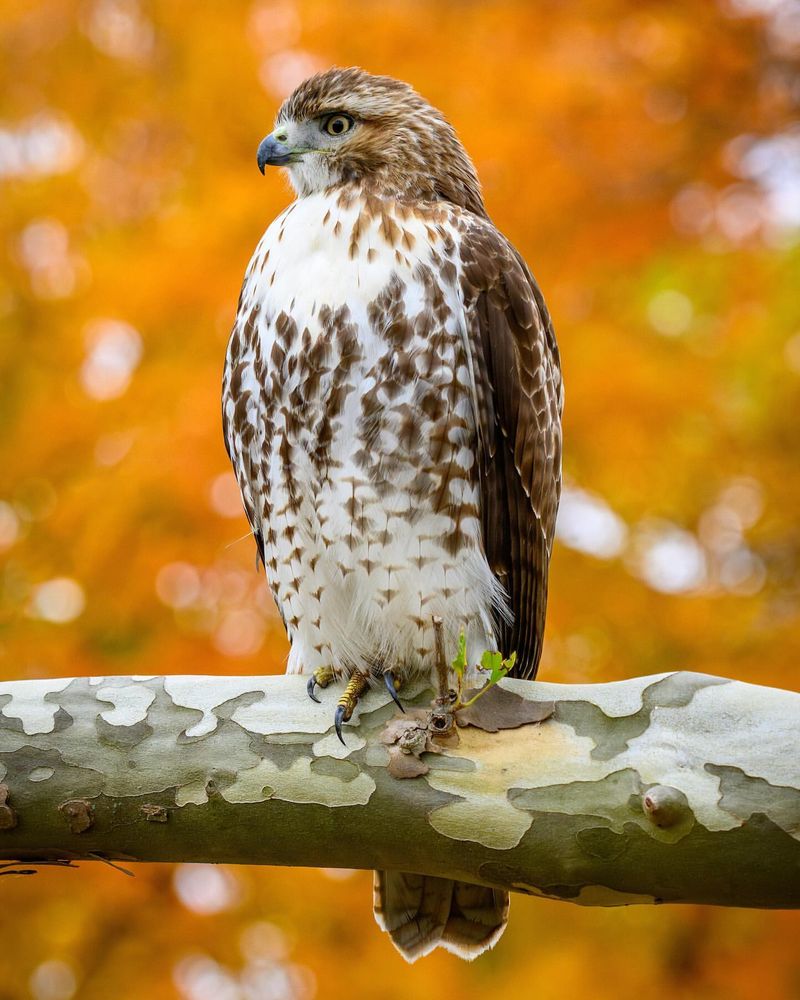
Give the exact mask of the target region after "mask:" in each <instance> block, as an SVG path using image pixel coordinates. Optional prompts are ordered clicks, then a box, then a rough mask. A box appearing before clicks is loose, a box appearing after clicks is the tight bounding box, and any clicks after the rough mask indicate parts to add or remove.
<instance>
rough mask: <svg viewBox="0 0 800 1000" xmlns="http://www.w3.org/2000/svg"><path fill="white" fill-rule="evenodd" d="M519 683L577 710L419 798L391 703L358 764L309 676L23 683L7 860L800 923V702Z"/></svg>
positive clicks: (376, 704) (743, 689) (634, 684)
mask: <svg viewBox="0 0 800 1000" xmlns="http://www.w3.org/2000/svg"><path fill="white" fill-rule="evenodd" d="M501 688H502V691H503V692H504V693H503V695H502V697H503V698H505V699H507V700H508V699H510V702H509V704H510V703H511V702H513V703H515V704H516V705H517V706H520V705H522V706H524V703H526V702H538V703H541V702H542V701H547V700H552V701H553V702H554V703H555V712H554V714H553V715H552V716H551V717H550V718H548V719H546V721H544V722H541V723H539V724H523V725H521V726H519V727H518V728H514V729H502V730H501V731H499V732H485V731H482V730H480V729H476V728H473V727H469V728H465V729H461V730H460V731H459V736H460V741H459V743H458V745H457V746H454V747H448V748H446V749H445V750H444V751H443V752H442V753H440V754H433V753H423V755H422V759H423V762H424V764H427V765H428V767H429V770H428V771H427V773H425V774H423V775H421V776H419V777H415V778H412V779H409V780H400V779H398V778H395V777H393V775H392V773H391V772H390V770H389V763H390V757H391V755H390V751H389V748H387V746H386V744H385V742H384V741H383V740H382V734H383V733H384V732H385V728H384V727H385V724H386V722H387V721H388V720H389V719H390V718H391V717H392V716H393V715H394V714H395V711H396V710H395V708H394V706H393V705H392V704H391V702H390V701H389V699H388V696H387V695H386V694H385V693H384V692H383V691H377V690H376V691H371V692H369V693H368V694H367V695H366V696H365V698H364V700H363V702H362V705H361V707H360V709H359V710H358V713H357V715H356V716H355V717H354V719H353V725H349V726H346V727H345V737H346V739H347V747H343V746H341V744H340V743H339V742H338V740H337V739H336V736H335V734H334V732H333V709H334V704H335V700H336V696H337V693H336V692H335V691H334V689H333V688H329V689H328V690H327V691H326V692H323V694H322V699H323V704H322V705H316V704H314V703H313V702H312V701H310V700H309V699H308V698H307V696H306V693H305V681H304V679H303V678H301V677H237V678H231V677H149V678H106V679H98V678H92V679H86V678H75V679H65V680H45V681H19V682H11V683H4V684H0V860H2V859H5V860H6V861H8V860H12V859H13V860H22V861H23V862H26V863H34V864H35V863H37V862H39V863H41V862H57V861H59V860H65V859H66V860H69V859H81V858H92V857H94V858H97V857H102V858H105V859H117V860H122V861H123V862H131V861H224V862H230V863H240V864H244V863H246V864H274V865H324V866H327V867H346V868H384V869H400V870H406V871H416V872H422V873H425V874H433V875H440V876H450V877H453V878H457V879H462V880H464V881H473V882H479V883H483V884H487V885H492V886H497V887H502V888H506V889H511V890H516V891H520V892H529V893H536V894H541V895H547V896H551V897H557V898H560V899H566V900H571V901H573V902H578V903H588V904H598V905H612V904H616V903H628V902H654V901H671V902H678V901H680V902H701V903H716V904H720V905H731V906H768V907H800V695H798V694H795V693H791V692H788V691H779V690H775V689H770V688H763V687H756V686H753V685H748V684H742V683H739V682H736V681H727V680H724V679H722V678H717V677H707V676H703V675H699V674H688V673H676V674H665V675H660V676H657V677H644V678H636V679H632V680H628V681H622V682H619V683H614V684H597V685H584V686H580V685H577V686H576V685H556V684H544V683H531V682H525V681H513V680H506V681H503V682H502V684H501ZM404 695H405V700H406V702H407V704H408V703H412V704H416V705H417V706H424V705H427V704H428V703H429V701H430V698H431V692H429V691H428V692H419V693H417V695H416V696H415V697H412V695H413V692H411V693H409V692H404ZM512 707H513V706H512ZM524 714H525V713H524V711H523V712H522V713H521V715H524ZM397 752H398V751H397V748H396V747H395V748H392V753H397ZM5 870H8V868H7V867H5V866H3V865H0V874H2V872H3V871H5Z"/></svg>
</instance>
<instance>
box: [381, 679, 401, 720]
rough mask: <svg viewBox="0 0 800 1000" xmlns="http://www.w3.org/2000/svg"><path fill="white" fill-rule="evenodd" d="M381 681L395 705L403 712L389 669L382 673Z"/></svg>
mask: <svg viewBox="0 0 800 1000" xmlns="http://www.w3.org/2000/svg"><path fill="white" fill-rule="evenodd" d="M383 683H384V684H385V685H386V690H387V691H388V692H389V694H390V695H391V696H392V701H393V702H394V703H395V705H397V707H398V708H399V709H400V711H401V712H403V713H404V714H405V709H404V708H403V703H402V702H401V701H400V698H399V697H398V694H397V688H396V687H395V686H394V674H393V673H392V672H391V670H387V671H386V672H385V673H384V675H383Z"/></svg>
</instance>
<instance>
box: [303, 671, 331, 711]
mask: <svg viewBox="0 0 800 1000" xmlns="http://www.w3.org/2000/svg"><path fill="white" fill-rule="evenodd" d="M335 679H336V674H335V672H334V669H333V667H317V669H316V670H315V671H314V673H313V674H312V675H311V676H310V677H309V678H308V684H306V691H308V697H309V698H310V699H311V700H312V701H315V702H316V703H317V704H318V705H320V704H322V703H321V702H320V700H319V698H318V697H317V696H316V695H315V694H314V690H315V688H316V686H317V685H319V686H320V687H321V688H326V687H327V686H328V685H329V684H330V682H331V681H332V680H335Z"/></svg>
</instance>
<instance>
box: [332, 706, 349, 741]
mask: <svg viewBox="0 0 800 1000" xmlns="http://www.w3.org/2000/svg"><path fill="white" fill-rule="evenodd" d="M343 722H344V705H337V706H336V712H335V713H334V716H333V725H334V728H335V729H336V735H337V736H338V737H339V742H340V743H341V744H342V746H343V747H346V746H347V744H346V743H345V741H344V736H342V723H343Z"/></svg>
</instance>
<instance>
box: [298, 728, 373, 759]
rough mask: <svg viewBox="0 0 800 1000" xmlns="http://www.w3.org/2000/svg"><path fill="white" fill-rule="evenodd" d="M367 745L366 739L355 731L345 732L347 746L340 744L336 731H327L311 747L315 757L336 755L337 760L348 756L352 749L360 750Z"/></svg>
mask: <svg viewBox="0 0 800 1000" xmlns="http://www.w3.org/2000/svg"><path fill="white" fill-rule="evenodd" d="M366 745H367V741H366V740H365V739H363V738H362V737H361V736H357V735H356V734H355V733H348V734H347V746H342V744H341V743H340V742H339V737H338V736H337V735H336V733H328V735H327V736H323V737H322V739H321V740H317V742H316V743H315V744H314V745H313V746H312V747H311V750H312V751H313V753H314V756H315V757H336V759H337V760H344V758H345V757H349V755H350V754H351V753H353V751H354V750H361V749H363V748H364V747H365V746H366Z"/></svg>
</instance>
